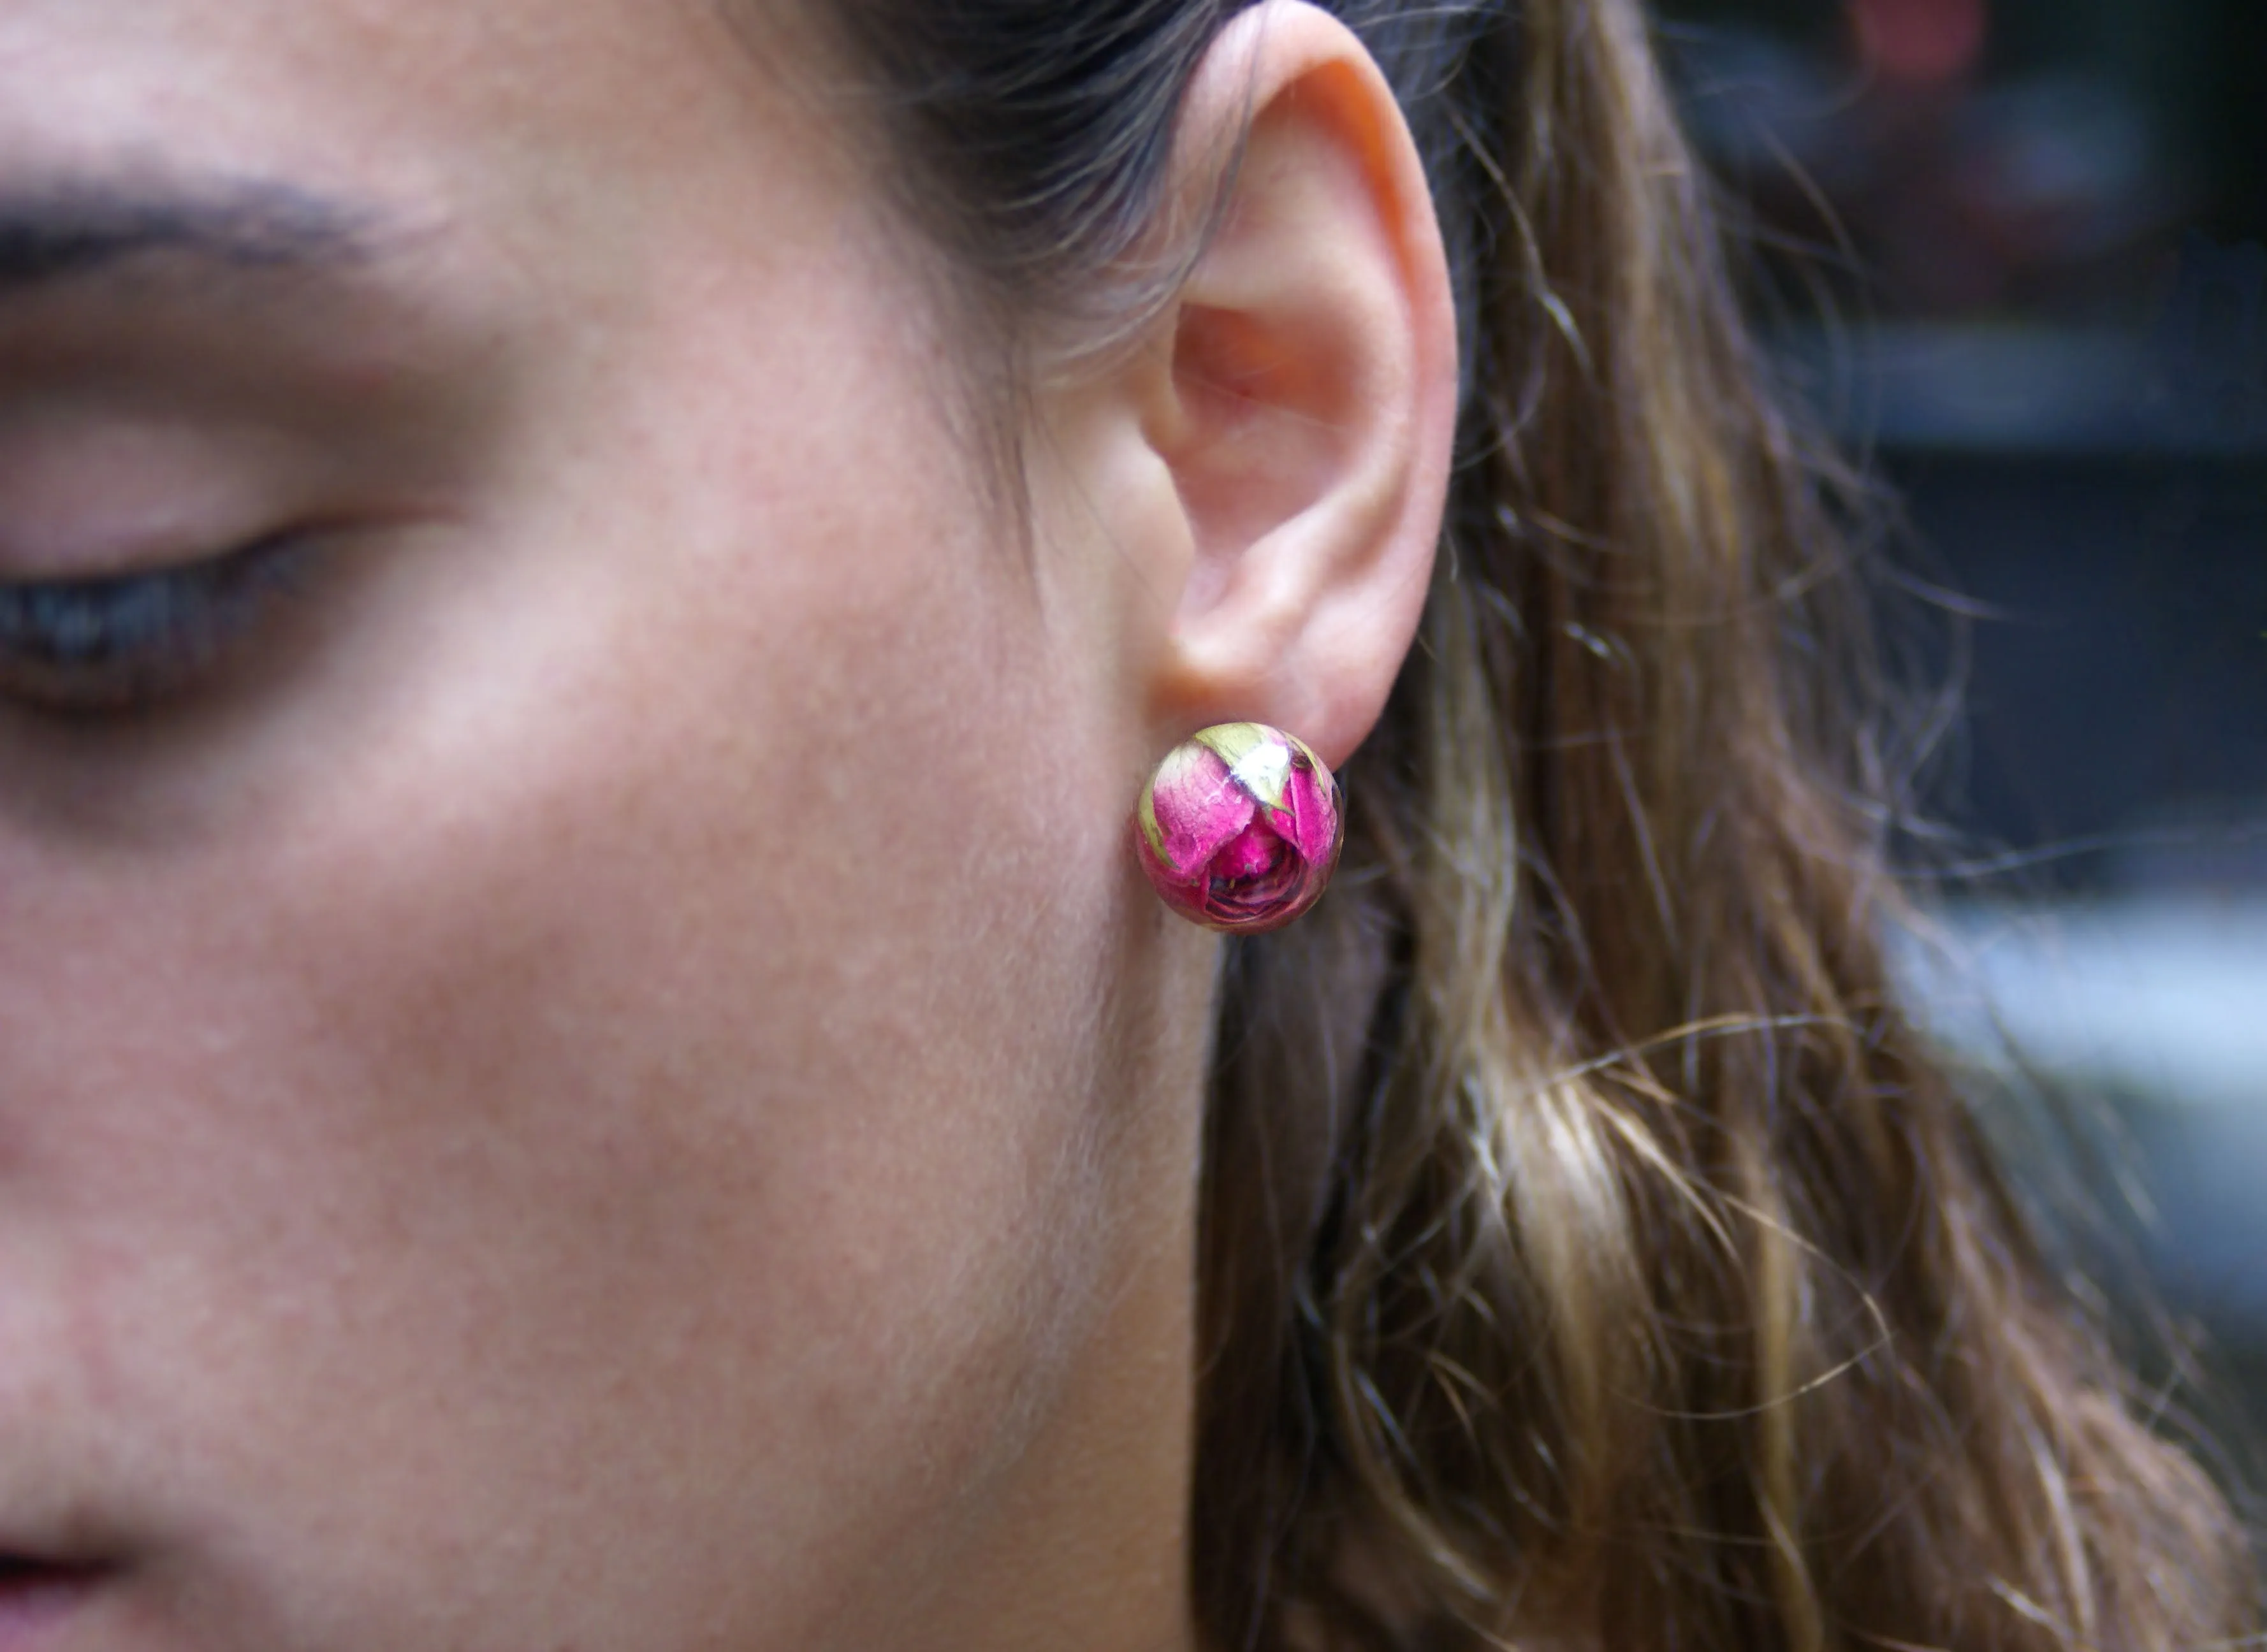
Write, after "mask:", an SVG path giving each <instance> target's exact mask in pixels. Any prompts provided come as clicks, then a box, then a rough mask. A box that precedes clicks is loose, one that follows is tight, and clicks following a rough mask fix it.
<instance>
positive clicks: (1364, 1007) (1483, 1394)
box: [828, 0, 2254, 1652]
mask: <svg viewBox="0 0 2267 1652" xmlns="http://www.w3.org/2000/svg"><path fill="white" fill-rule="evenodd" d="M1237 9H1238V6H1237V4H1236V0H952V3H951V4H939V3H938V0H832V4H831V5H830V6H829V8H828V11H829V13H830V15H831V16H832V18H833V20H834V21H835V22H836V23H837V25H838V26H840V28H841V30H842V31H843V33H844V34H845V37H846V40H847V45H848V48H849V49H850V50H851V51H852V52H853V53H854V54H855V55H857V56H858V57H859V58H860V59H862V62H863V64H864V65H865V67H866V68H867V69H869V70H871V71H872V72H873V74H874V77H875V78H876V80H877V83H878V84H880V85H881V86H882V87H883V88H884V92H885V98H884V111H885V116H886V119H887V120H888V121H890V122H891V123H892V125H893V127H894V130H895V135H896V136H897V137H898V138H899V140H900V142H899V152H900V154H901V156H902V157H906V159H908V160H910V161H912V162H913V164H916V165H917V166H918V167H919V168H920V173H921V187H920V189H919V190H917V191H914V192H909V196H908V199H909V201H917V202H919V203H921V204H919V205H917V207H916V208H915V209H916V210H918V211H919V212H921V214H922V215H923V221H924V222H925V223H926V224H927V226H928V229H929V230H930V231H931V233H932V234H933V235H934V236H935V238H937V240H938V241H939V243H940V244H941V245H943V248H944V249H945V251H946V252H948V253H949V254H950V255H951V257H952V259H953V260H954V262H955V263H956V265H957V267H958V268H960V269H961V270H963V271H965V272H966V273H968V274H970V275H972V277H973V282H972V285H973V286H974V288H975V289H977V290H979V291H981V292H984V293H988V294H990V295H992V296H994V297H997V298H1000V299H1002V300H1006V301H1009V303H1007V304H1005V305H1003V307H1002V313H1008V312H1010V311H1012V312H1016V313H1023V314H1032V313H1045V314H1054V315H1058V316H1060V315H1066V314H1069V313H1071V312H1072V311H1073V309H1074V306H1073V305H1072V303H1071V296H1072V295H1075V294H1077V293H1080V292H1083V291H1091V290H1094V289H1095V287H1096V283H1097V280H1098V278H1100V277H1102V276H1104V275H1106V274H1109V273H1110V272H1111V271H1112V270H1114V269H1118V268H1120V267H1124V266H1125V264H1126V259H1128V256H1129V254H1130V253H1131V252H1133V249H1135V248H1136V247H1138V246H1139V245H1141V244H1142V238H1143V235H1144V232H1145V229H1146V228H1147V226H1148V222H1149V219H1150V216H1151V214H1152V213H1153V211H1154V210H1155V209H1156V206H1157V202H1158V201H1159V195H1160V189H1161V186H1162V181H1163V168H1164V166H1165V164H1166V159H1167V153H1166V151H1167V144H1168V142H1169V139H1170V128H1171V114H1172V111H1173V109H1174V106H1175V104H1176V100H1177V99H1178V96H1179V93H1180V91H1181V89H1182V87H1183V85H1184V84H1185V81H1186V79H1187V77H1188V75H1189V73H1190V72H1191V70H1192V68H1193V66H1194V64H1195V62H1196V61H1197V59H1198V57H1199V55H1200V54H1201V53H1202V51H1203V49H1204V48H1205V46H1206V45H1207V42H1208V41H1209V40H1211V38H1212V37H1213V35H1214V33H1215V32H1216V31H1217V30H1218V29H1219V27H1220V26H1221V25H1222V22H1223V21H1224V20H1225V19H1226V18H1227V17H1228V16H1229V14H1230V13H1232V12H1233V11H1236V10H1237ZM1331 9H1332V10H1333V11H1337V12H1339V14H1340V15H1341V16H1342V17H1344V18H1346V21H1347V22H1348V23H1349V24H1350V25H1352V26H1354V29H1355V30H1356V32H1357V33H1360V34H1361V36H1362V37H1363V38H1364V40H1366V41H1367V42H1368V44H1369V46H1370V47H1371V49H1372V50H1373V51H1374V52H1375V54H1376V55H1377V57H1378V59H1379V61H1380V62H1381V63H1382V64H1383V67H1384V68H1385V69H1386V71H1387V73H1388V75H1389V77H1390V78H1391V79H1392V80H1393V82H1394V84H1396V86H1397V88H1398V90H1399V91H1400V93H1401V96H1402V99H1403V103H1404V106H1405V109H1406V111H1407V113H1408V114H1409V116H1410V119H1411V121H1412V128H1413V129H1414V130H1415V131H1416V133H1417V135H1418V138H1419V143H1420V150H1422V152H1423V153H1424V155H1425V157H1426V160H1427V168H1428V171H1429V172H1430V174H1431V178H1432V182H1433V186H1434V192H1435V196H1436V199H1437V200H1438V201H1439V202H1440V206H1441V213H1442V227H1443V230H1444V233H1445V235H1446V238H1447V240H1448V244H1449V253H1450V259H1451V264H1452V268H1453V271H1454V281H1455V284H1456V290H1457V296H1458V301H1459V311H1460V318H1461V323H1462V326H1463V329H1464V346H1465V357H1464V359H1465V362H1466V368H1465V375H1466V383H1465V384H1464V406H1463V414H1462V425H1461V431H1460V447H1459V457H1458V464H1457V467H1456V477H1455V481H1454V484H1453V489H1452V494H1451V498H1450V500H1449V515H1448V525H1447V529H1446V535H1445V539H1444V543H1443V546H1442V556H1441V558H1440V561H1439V571H1438V574H1437V577H1436V582H1435V585H1434V590H1433V592H1432V596H1431V601H1430V605H1429V608H1428V610H1427V618H1426V620H1425V624H1424V630H1423V632H1422V635H1421V637H1420V646H1419V647H1417V649H1416V650H1415V651H1414V652H1413V653H1412V656H1411V658H1410V660H1409V662H1408V664H1407V667H1406V669H1405V670H1404V672H1403V674H1402V677H1401V680H1400V682H1399V683H1398V686H1397V689H1396V691H1395V693H1394V696H1393V698H1392V701H1391V704H1390V706H1389V708H1388V710H1387V713H1386V716H1385V718H1384V720H1383V723H1382V724H1381V725H1380V727H1378V729H1377V731H1376V734H1375V735H1373V736H1372V737H1371V739H1370V740H1369V742H1368V743H1367V744H1366V745H1365V746H1364V748H1363V749H1361V752H1360V753H1359V754H1357V756H1356V757H1355V758H1354V761H1353V763H1352V764H1350V765H1349V770H1348V772H1347V776H1346V778H1347V781H1348V790H1349V793H1350V796H1351V799H1352V810H1353V813H1352V817H1351V823H1350V829H1349V834H1348V840H1347V844H1346V853H1345V858H1344V861H1343V863H1342V869H1341V871H1340V874H1339V882H1338V888H1336V890H1335V891H1334V893H1333V894H1332V897H1331V898H1330V899H1329V900H1328V901H1326V902H1325V903H1324V905H1323V907H1322V908H1321V909H1320V910H1318V912H1317V914H1316V915H1315V916H1313V917H1310V918H1309V919H1308V920H1307V921H1306V922H1305V923H1304V924H1303V925H1301V926H1299V927H1296V928H1295V929H1293V930H1291V931H1288V932H1285V933H1283V934H1281V935H1278V936H1273V937H1267V938H1265V939H1255V940H1245V941H1241V942H1238V943H1236V944H1235V945H1234V946H1233V948H1232V951H1231V954H1230V956H1229V964H1228V975H1227V983H1226V987H1225V990H1224V993H1223V996H1222V1009H1221V1015H1222V1020H1221V1025H1220V1027H1219V1030H1218V1042H1217V1056H1216V1069H1215V1076H1214V1093H1213V1096H1212V1103H1211V1105H1212V1110H1211V1115H1210V1120H1209V1138H1208V1141H1207V1159H1206V1168H1205V1174H1206V1182H1205V1189H1204V1200H1203V1210H1202V1223H1203V1231H1202V1235H1201V1243H1202V1274H1201V1281H1200V1284H1201V1297H1202V1301H1201V1312H1202V1325H1203V1335H1204V1339H1205V1340H1204V1344H1203V1365H1202V1369H1201V1371H1200V1442H1199V1451H1198V1458H1197V1467H1196V1486H1195V1506H1194V1509H1193V1510H1192V1545H1193V1548H1192V1575H1193V1578H1194V1580H1195V1587H1196V1590H1197V1604H1198V1610H1199V1612H1200V1618H1201V1620H1202V1622H1203V1623H1204V1625H1205V1626H1206V1629H1207V1633H1208V1634H1209V1635H1210V1636H1211V1638H1212V1639H1213V1640H1214V1641H1215V1642H1216V1643H1217V1644H1218V1645H1220V1646H1221V1647H1222V1648H1241V1647H1250V1648H1280V1647H1286V1646H1294V1645H1322V1646H1331V1647H1339V1646H1348V1647H1352V1646H1376V1647H1389V1648H1420V1647H1421V1648H1447V1647H1461V1646H1484V1645H1497V1644H1502V1643H1503V1642H1504V1641H1507V1640H1508V1639H1512V1638H1515V1637H1526V1636H1530V1635H1536V1634H1541V1635H1542V1636H1543V1637H1544V1638H1546V1639H1549V1638H1557V1637H1564V1638H1566V1639H1567V1640H1572V1641H1580V1642H1582V1643H1585V1644H1597V1645H1602V1646H1609V1647H1615V1648H1670V1647H1677V1648H1723V1649H1724V1652H1733V1649H1735V1648H1737V1649H1738V1652H1766V1649H1767V1648H1789V1649H1790V1652H1796V1649H1800V1652H1812V1649H1815V1648H1840V1647H1852V1648H1857V1647H1879V1648H1904V1647H1939V1646H1944V1647H1974V1648H1986V1647H1988V1648H2041V1649H2042V1652H2043V1649H2045V1648H2056V1649H2057V1652H2064V1649H2069V1652H2075V1649H2076V1648H2168V1649H2169V1648H2200V1647H2205V1646H2208V1645H2214V1644H2221V1643H2225V1642H2226V1641H2229V1640H2231V1639H2233V1638H2234V1637H2237V1636H2239V1635H2241V1634H2245V1633H2247V1632H2248V1631H2249V1629H2250V1628H2251V1627H2252V1626H2253V1624H2254V1618H2253V1616H2252V1611H2253V1607H2252V1603H2251V1598H2250V1585H2249V1582H2248V1569H2249V1555H2248V1553H2247V1552H2246V1548H2245V1546H2244V1545H2243V1543H2242V1542H2241V1539H2240V1537H2239V1535H2238V1533H2237V1529H2236V1526H2235V1524H2234V1520H2233V1519H2232V1517H2231V1516H2230V1515H2229V1513H2228V1511H2227V1509H2226V1507H2225V1506H2224V1504H2223V1503H2222V1502H2220V1501H2219V1498H2218V1497H2217V1495H2215V1494H2214V1493H2213V1492H2212V1489H2211V1488H2210V1487H2209V1486H2208V1484H2207V1483H2206V1481H2205V1479H2204V1478H2203V1476H2202V1475H2201V1474H2200V1473H2198V1472H2197V1469H2196V1468H2195V1467H2194V1466H2193V1465H2192V1464H2191V1463H2190V1460H2189V1459H2188V1458H2186V1457H2185V1456H2183V1454H2181V1453H2180V1452H2179V1451H2176V1450H2175V1448H2174V1447H2173V1446H2171V1445H2170V1444H2167V1443H2165V1442H2163V1441H2162V1440H2161V1439H2159V1438H2158V1437H2156V1436H2154V1435H2153V1433H2152V1432H2151V1430H2150V1429H2148V1428H2147V1427H2145V1426H2144V1424H2143V1423H2142V1422H2140V1421H2139V1420H2137V1417H2136V1414H2135V1413H2134V1411H2133V1409H2132V1408H2131V1407H2129V1405H2128V1404H2127V1402H2126V1400H2125V1397H2124V1389H2125V1380H2124V1377H2123V1375H2122V1373H2121V1371H2120V1370H2119V1368H2118V1366H2117V1363H2116V1362H2115V1361H2114V1360H2113V1358H2112V1357H2111V1356H2110V1355H2109V1352H2108V1351H2107V1349H2106V1345H2105V1343H2104V1341H2102V1338H2101V1337H2100V1335H2099V1334H2097V1333H2096V1332H2095V1330H2094V1329H2093V1328H2091V1327H2090V1326H2089V1325H2088V1323H2087V1320H2086V1319H2084V1317H2083V1316H2082V1315H2081V1314H2080V1312H2078V1311H2077V1308H2076V1306H2075V1305H2074V1304H2073V1301H2072V1299H2071V1296H2070V1293H2069V1292H2068V1291H2067V1290H2065V1289H2064V1288H2063V1287H2062V1286H2061V1285H2060V1284H2059V1283H2058V1282H2057V1280H2056V1279H2055V1278H2054V1277H2053V1276H2052V1275H2051V1270H2050V1269H2049V1268H2047V1267H2046V1266H2045V1264H2044V1263H2043V1261H2042V1259H2041V1256H2040V1254H2039V1253H2038V1250H2037V1247H2036V1245H2035V1244H2034V1243H2033V1242H2032V1241H2031V1240H2030V1239H2029V1238H2027V1236H2026V1232H2025V1227H2024V1224H2023V1222H2022V1221H2021V1219H2020V1216H2019V1213H2018V1211H2017V1210H2016V1209H2015V1208H2014V1203H2013V1202H2012V1201H2011V1198H2010V1196H2009V1194H2008V1192H2007V1189H2006V1188H2005V1187H2004V1186H2003V1185H2002V1183H2001V1181H2000V1180H1999V1176H1998V1174H1997V1173H1996V1172H1995V1171H1994V1169H1993V1167H1992V1162H1991V1159H1990V1155H1989V1154H1988V1153H1987V1151H1986V1150H1985V1144H1984V1142H1983V1140H1982V1137H1981V1135H1980V1132H1979V1129H1978V1127H1977V1123H1976V1122H1975V1120H1974V1119H1973V1117H1972V1116H1971V1113H1970V1107H1968V1105H1967V1104H1966V1103H1965V1101H1964V1100H1963V1095H1962V1094H1961V1093H1959V1091H1958V1089H1957V1087H1956V1086H1955V1084H1954V1083H1953V1082H1952V1081H1951V1080H1950V1078H1948V1075H1947V1071H1946V1070H1945V1068H1944V1067H1943V1065H1942V1064H1941V1061H1940V1059H1939V1057H1938V1056H1937V1055H1936V1054H1935V1053H1934V1052H1933V1051H1932V1050H1931V1049H1930V1048H1929V1046H1928V1044H1927V1042H1926V1040H1925V1039H1924V1037H1923V1036H1922V1035H1921V1034H1920V1033H1919V1031H1918V1030H1917V1029H1916V1027H1915V1026H1914V1024H1913V1023H1912V1021H1911V1019H1910V1018H1909V1016H1908V1014H1907V1013H1906V1012H1905V1010H1904V1008H1902V1007H1901V1005H1900V1004H1899V1003H1898V1000H1897V994H1896V992H1895V991H1894V990H1893V987H1892V983H1891V980H1890V974H1889V968H1888V965H1887V962H1886V961H1885V942H1886V939H1887V937H1886V933H1885V932H1886V931H1887V930H1888V928H1889V926H1890V925H1892V924H1893V923H1895V922H1896V921H1897V918H1898V917H1899V914H1900V907H1899V895H1898V893H1897V888H1896V886H1895V884H1894V882H1893V881H1892V879H1891V876H1890V874H1889V846H1890V845H1889V832H1890V829H1891V825H1892V823H1893V822H1894V820H1895V818H1896V816H1897V807H1898V791H1899V787H1900V786H1901V784H1902V781H1901V779H1900V777H1899V774H1898V772H1897V761H1896V759H1895V757H1894V756H1893V753H1892V748H1891V747H1890V746H1889V743H1888V741H1887V737H1886V735H1885V734H1884V730H1885V728H1886V727H1888V725H1887V724H1886V723H1885V722H1884V720H1882V716H1881V715H1880V705H1879V695H1878V693H1877V691H1876V689H1875V687H1874V683H1875V679H1876V677H1877V675H1878V674H1877V672H1876V671H1875V669H1874V664H1873V654H1872V652H1871V649H1870V647H1869V643H1868V632H1867V625H1866V624H1865V623H1864V618H1863V614H1862V612H1861V607H1862V605H1861V604H1860V603H1859V602H1858V601H1857V600H1856V593H1857V589H1858V587H1859V586H1860V584H1861V583H1862V582H1863V581H1862V577H1861V568H1860V559H1858V558H1856V557H1855V556H1854V555H1853V553H1852V552H1851V551H1850V550H1849V549H1848V548H1847V546H1846V544H1845V539H1846V536H1845V535H1843V534H1841V533H1839V532H1838V529H1837V524H1836V521H1835V513H1834V512H1833V511H1832V510H1830V508H1829V506H1828V504H1827V502H1826V501H1827V499H1828V497H1829V494H1828V492H1827V490H1826V488H1825V487H1824V486H1823V478H1825V477H1826V476H1828V475H1830V473H1831V471H1830V461H1828V460H1827V459H1826V458H1825V457H1824V456H1823V454H1822V453H1821V452H1820V451H1818V450H1816V448H1815V447H1814V446H1813V445H1812V444H1811V443H1809V442H1808V441H1807V439H1806V437H1805V436H1804V435H1803V434H1802V431H1801V428H1800V427H1799V425H1798V424H1797V423H1795V422H1794V421H1793V420H1790V418H1789V417H1787V416H1786V414H1785V413H1783V412H1782V411H1781V410H1780V409H1779V407H1778V406H1776V405H1775V403H1774V400H1773V398H1772V397H1771V396H1770V395H1769V394H1768V393H1767V392H1766V389H1765V376H1764V372H1763V371H1762V370H1761V367H1760V364H1759V362H1758V361H1757V357H1756V355H1755V352H1754V350H1753V348H1752V347H1751V346H1750V342H1749V340H1748V338H1747V335H1746V333H1745V332H1744V331H1743V328H1742V323H1741V321H1740V318H1739V316H1738V313H1737V305H1736V303H1735V299H1734V297H1733V295H1732V287H1731V282H1730V280H1729V278H1728V274H1727V271H1726V264H1725V259H1724V256H1723V253H1722V251H1721V248H1720V240H1719V237H1718V235H1717V233H1716V231H1715V230H1714V228H1713V225H1712V221H1711V215H1710V213H1709V211H1708V210H1707V208H1706V201H1705V196H1706V188H1705V186H1704V183H1703V181H1702V179H1701V178H1700V177H1699V176H1698V173H1697V172H1696V171H1695V168H1694V165H1693V164H1692V162H1691V157H1690V156H1689V154H1688V152H1687V150H1686V149H1685V146H1684V143H1683V142H1682V140H1681V138H1680V136H1679V135H1678V133H1677V131H1676V127H1675V124H1674V122H1673V121H1672V119H1671V116H1670V113H1669V107H1668V102H1667V99H1666V98H1665V96H1664V94H1663V91H1662V86H1661V84H1660V82H1659V80H1658V77H1657V73H1656V70H1655V67H1654V61H1653V57H1652V55H1651V50H1650V47H1649V44H1648V41H1647V32H1646V27H1645V24H1644V19H1643V18H1642V15H1641V13H1640V10H1639V6H1638V4H1637V3H1636V0H1524V3H1523V4H1508V0H1499V3H1497V4H1487V3H1485V0H1483V3H1480V4H1473V3H1471V0H1409V3H1408V4H1392V3H1390V0H1341V3H1340V4H1333V5H1332V8H1331ZM932 203H943V204H942V205H935V204H932Z"/></svg>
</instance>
